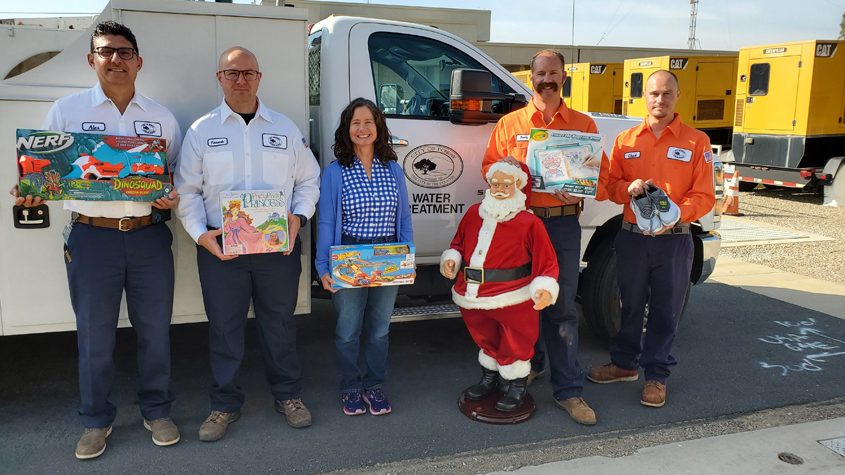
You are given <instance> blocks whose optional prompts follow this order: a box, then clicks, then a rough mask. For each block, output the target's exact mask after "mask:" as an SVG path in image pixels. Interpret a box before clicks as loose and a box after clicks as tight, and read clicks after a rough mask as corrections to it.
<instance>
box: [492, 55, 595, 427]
mask: <svg viewBox="0 0 845 475" xmlns="http://www.w3.org/2000/svg"><path fill="white" fill-rule="evenodd" d="M564 64H565V61H564V57H563V55H562V54H560V53H559V52H557V51H554V50H543V51H540V52H538V53H537V54H535V55H534V57H533V58H532V59H531V84H532V86H533V87H534V96H533V97H532V98H531V102H530V103H529V104H528V105H527V106H526V107H524V108H522V109H519V110H517V111H513V112H511V113H509V114H507V115H505V116H504V117H502V118H501V119H499V122H498V123H497V124H496V127H495V128H494V129H493V133H492V135H491V136H490V141H489V142H488V144H487V152H486V153H485V154H484V161H483V162H482V174H486V173H487V169H488V168H489V167H490V166H491V165H492V164H493V163H495V162H497V161H498V160H500V159H502V158H505V157H508V156H511V157H514V159H515V160H516V161H518V162H522V163H525V157H526V155H527V152H528V137H529V133H530V132H531V129H532V128H538V129H557V130H575V131H580V132H589V133H597V132H598V129H597V128H596V124H595V122H594V121H593V119H592V118H590V117H589V116H587V115H585V114H582V113H580V112H577V111H574V110H572V109H570V108H568V107H567V106H566V104H565V103H564V102H563V99H562V98H561V96H560V91H561V88H562V87H563V82H564V81H565V80H566V71H564ZM606 167H607V159H606V158H605V159H603V160H602V169H603V171H602V174H603V175H606V173H607V170H606ZM603 195H604V187H603V186H601V184H600V185H599V189H598V195H597V196H596V198H597V199H606V197H605V196H603ZM528 204H529V207H530V209H531V211H533V212H534V214H535V215H536V216H537V217H539V218H540V219H542V220H543V225H544V227H545V228H546V232H548V234H549V238H550V239H551V242H552V246H553V247H554V250H555V253H556V254H557V260H558V266H559V268H560V274H559V277H558V284H559V285H560V294H559V296H558V300H557V303H555V304H554V305H551V306H549V307H547V308H545V309H543V310H542V312H541V313H540V338H539V341H538V342H537V345H536V346H535V350H534V353H535V354H534V357H533V358H532V360H531V373H530V374H529V377H528V379H529V381H530V380H531V379H533V376H536V375H538V374H540V373H542V372H543V371H544V369H543V368H544V364H545V353H546V352H547V353H548V355H549V366H550V369H551V383H552V390H553V392H554V398H555V404H557V406H558V407H560V408H561V409H564V410H565V411H566V412H568V413H569V415H570V417H572V419H573V420H575V421H576V422H578V423H579V424H585V425H593V424H595V423H596V414H595V412H594V411H593V410H592V408H590V406H589V405H588V404H587V402H586V401H584V399H583V398H582V397H581V392H582V390H583V388H584V371H583V369H581V366H580V365H579V364H578V310H577V308H576V306H575V294H576V293H577V291H578V275H579V271H580V261H581V225H580V224H579V222H578V216H579V215H580V214H581V209H582V205H583V203H582V199H581V198H579V197H576V196H571V195H570V194H568V193H566V192H562V191H557V192H555V193H554V194H551V193H531V194H530V197H529V199H528Z"/></svg>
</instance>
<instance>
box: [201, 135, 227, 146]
mask: <svg viewBox="0 0 845 475" xmlns="http://www.w3.org/2000/svg"><path fill="white" fill-rule="evenodd" d="M206 143H207V144H208V146H209V147H219V146H221V145H227V144H228V143H229V139H227V138H226V137H215V138H213V139H208V141H207V142H206Z"/></svg>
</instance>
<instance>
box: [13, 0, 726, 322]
mask: <svg viewBox="0 0 845 475" xmlns="http://www.w3.org/2000/svg"><path fill="white" fill-rule="evenodd" d="M107 19H113V20H116V21H118V22H121V23H124V24H126V25H128V26H129V27H130V28H132V30H133V32H134V33H135V35H136V36H137V38H138V41H139V47H140V54H141V56H143V58H144V67H143V69H142V70H141V72H140V74H139V75H138V81H137V86H138V89H139V91H140V92H142V93H143V94H145V95H147V96H150V97H152V98H154V99H155V100H157V101H159V102H160V103H162V104H164V105H165V106H167V107H168V108H170V110H171V111H173V113H174V114H175V116H176V118H177V119H178V121H179V123H180V125H181V127H182V130H183V131H184V130H186V129H187V127H188V126H189V125H190V124H191V122H192V121H193V120H195V119H196V118H197V117H199V116H201V115H202V114H204V113H205V112H207V111H209V110H211V109H212V108H214V107H215V106H217V105H218V104H219V103H220V101H221V100H222V93H221V91H220V89H219V87H218V85H217V81H216V79H215V74H214V73H215V71H216V68H217V58H218V55H219V53H220V52H221V51H222V50H224V49H225V48H227V47H230V46H233V45H242V46H245V47H247V48H249V49H250V50H252V51H254V52H255V53H256V54H257V56H258V58H259V62H260V66H261V70H262V71H263V73H264V75H263V79H262V82H261V87H260V89H259V96H260V97H261V99H262V100H263V101H264V102H265V103H266V104H267V105H268V106H270V107H271V108H274V109H277V110H279V111H281V112H283V113H284V114H286V115H287V116H289V117H290V118H291V119H292V120H293V121H294V122H295V123H296V124H297V125H298V126H299V127H300V129H301V130H302V131H303V134H304V135H305V136H306V137H310V146H311V148H312V149H313V151H314V153H315V155H316V156H317V158H318V160H319V161H320V164H321V165H322V166H325V165H327V164H328V163H330V162H331V161H332V160H333V156H332V153H331V144H332V142H333V136H334V130H335V128H336V127H337V124H338V119H339V116H340V112H341V110H342V109H343V108H344V107H345V106H346V105H347V104H348V103H349V101H350V100H352V99H354V98H356V97H365V98H368V99H371V100H373V101H374V102H375V103H376V104H378V105H379V106H380V107H381V108H382V110H384V112H385V114H386V115H387V117H388V126H389V128H390V131H391V133H392V137H391V141H392V143H393V146H394V147H395V149H396V152H397V154H398V156H399V162H400V164H401V165H402V166H403V168H404V170H405V175H406V177H407V181H408V192H409V194H410V196H409V198H410V202H411V206H412V211H413V220H414V221H413V223H414V235H415V244H416V249H417V262H418V278H417V283H416V284H415V285H413V286H406V287H403V288H402V293H403V294H405V295H406V297H403V298H402V299H400V300H401V301H402V302H403V305H405V306H406V308H402V309H399V312H397V314H398V315H397V317H396V318H397V319H402V318H405V319H411V318H425V317H435V316H442V315H443V314H444V312H445V313H448V312H450V311H451V312H454V311H455V309H454V308H448V307H446V308H445V309H444V307H443V306H434V307H433V308H432V306H430V305H429V304H430V303H431V302H435V301H438V299H439V300H440V301H441V302H447V301H448V300H447V299H448V295H449V292H448V289H449V283H448V282H446V281H445V279H443V278H441V277H440V276H439V273H438V271H437V264H438V262H439V256H440V253H441V252H442V251H443V250H444V249H446V248H447V247H448V245H449V242H450V241H451V239H452V236H453V234H454V232H455V229H456V227H457V224H458V222H459V221H460V219H461V217H462V216H463V214H464V212H465V211H466V210H467V209H468V208H469V206H470V205H472V204H473V203H475V202H477V201H478V200H480V198H481V194H482V190H484V189H485V188H486V186H485V184H484V182H483V179H482V175H481V160H482V156H483V154H484V150H485V147H486V144H487V140H488V138H489V136H490V133H491V131H492V129H493V124H494V123H495V122H496V120H497V119H498V118H499V117H500V116H501V115H502V114H503V113H506V112H507V111H509V110H513V109H516V108H519V107H522V106H523V105H524V104H525V103H526V100H527V98H530V94H531V91H529V90H528V89H527V88H526V87H525V86H524V85H523V84H522V83H521V82H520V81H518V80H517V79H516V78H515V77H513V76H512V75H511V74H510V73H509V72H508V71H507V70H506V69H505V68H503V67H502V66H500V65H499V64H497V63H496V62H495V61H494V60H492V59H491V58H490V57H489V56H487V55H486V54H484V53H483V52H481V51H479V50H478V49H477V48H476V47H475V46H473V45H472V44H470V43H469V42H467V41H464V40H462V39H461V38H459V37H456V36H454V35H452V34H449V33H447V32H444V31H442V30H438V29H436V28H432V27H427V26H421V25H414V24H408V23H400V22H393V21H383V20H374V19H366V18H349V17H330V18H328V19H326V20H324V21H322V22H320V23H317V24H316V25H314V26H313V27H312V28H311V30H310V32H309V31H308V25H307V15H306V11H305V10H302V9H297V8H278V7H270V6H255V5H230V4H220V3H203V2H187V1H179V0H144V1H140V0H113V1H112V2H111V3H110V4H108V5H107V6H106V8H105V10H104V11H103V13H102V14H101V15H100V17H99V20H100V21H103V20H107ZM88 48H89V35H88V34H86V35H85V36H83V37H80V38H79V39H78V40H77V41H75V42H73V43H71V44H69V45H67V47H66V48H65V49H64V50H63V51H62V52H61V53H60V54H59V55H58V56H56V57H54V58H52V59H50V60H49V61H47V62H46V63H44V64H42V65H41V66H39V67H37V68H34V69H32V70H30V71H27V72H26V73H24V74H21V75H20V76H16V77H14V78H11V79H8V80H5V81H2V82H0V157H5V158H4V160H3V162H2V164H0V183H4V184H6V185H8V186H11V185H12V184H14V183H15V182H16V180H17V169H16V163H15V150H14V143H15V129H16V128H39V126H40V125H41V123H42V121H43V119H44V116H45V114H46V113H47V110H48V109H49V107H50V105H51V103H52V102H53V101H54V100H55V99H57V98H59V97H62V96H64V95H67V94H71V93H74V92H78V91H80V90H83V89H84V88H88V87H91V86H92V85H93V84H94V83H95V82H96V76H95V74H94V72H93V70H91V69H90V68H89V67H88V66H87V64H86V62H85V54H86V53H87V52H88ZM479 78H481V79H480V80H479ZM453 84H454V85H460V87H459V88H454V89H453ZM594 118H595V120H596V122H597V124H598V128H599V131H600V132H601V133H602V134H605V136H606V147H610V145H611V144H612V142H613V138H614V137H615V136H616V134H617V133H618V132H620V131H621V130H623V129H625V128H628V127H631V126H632V125H634V124H636V123H637V122H638V119H631V118H626V117H622V116H616V115H600V114H595V115H594ZM720 176H721V174H720V173H719V171H718V167H717V172H716V173H714V180H718V179H720ZM720 188H721V182H718V183H717V189H720ZM7 199H8V202H7V203H8V205H7V206H3V207H2V212H0V243H2V246H0V268H2V269H3V273H2V275H0V323H2V325H0V334H2V335H15V334H25V333H41V332H52V331H66V330H73V329H75V324H74V315H73V311H72V310H71V305H70V301H69V293H68V288H67V281H66V275H65V269H64V263H63V260H62V252H61V242H62V236H61V233H62V228H63V227H64V225H65V224H66V223H67V222H68V220H69V219H70V215H69V213H68V212H67V211H65V210H63V209H62V203H61V202H50V203H49V204H47V205H44V206H43V207H42V208H41V209H33V210H29V213H28V214H24V212H23V211H24V210H20V209H18V210H13V209H12V208H13V207H12V203H11V201H12V200H11V197H8V198H7ZM621 211H622V210H621V207H620V206H618V205H615V204H613V203H610V202H595V201H593V200H587V203H586V207H585V211H584V214H582V216H581V223H582V226H583V233H582V243H581V244H582V250H583V253H584V256H583V259H584V266H582V267H583V269H584V270H583V272H582V279H581V288H580V295H581V302H582V304H583V309H584V314H585V317H586V321H587V323H588V324H589V325H590V327H591V328H592V329H593V330H594V331H596V332H597V333H598V334H599V335H603V336H607V335H609V334H612V333H614V332H615V331H616V328H618V318H619V294H618V292H619V291H618V288H617V286H616V280H615V278H616V269H615V259H614V258H613V247H612V240H613V236H614V235H615V233H616V232H617V230H618V229H619V227H620V223H621ZM313 222H314V220H312V221H311V223H313ZM46 224H49V225H46ZM45 225H46V226H45ZM168 225H169V226H171V228H172V229H173V231H174V235H175V237H176V238H175V239H174V243H173V253H174V256H175V266H176V298H175V303H174V316H173V321H174V322H175V323H184V322H195V321H201V320H204V319H205V315H204V311H203V303H202V297H201V293H200V286H199V279H198V276H197V270H196V257H195V256H196V248H195V244H194V242H193V241H192V240H191V239H190V238H189V237H188V235H187V234H186V233H185V232H184V230H183V229H182V226H181V225H180V224H179V222H178V221H177V220H175V219H174V220H173V221H170V222H169V223H168ZM717 227H718V216H714V215H713V214H710V215H708V216H707V217H705V218H703V219H702V220H701V222H700V223H699V225H696V226H695V227H694V229H695V232H694V236H695V265H694V267H693V272H692V275H691V276H690V282H691V283H693V284H694V283H698V282H701V281H703V280H704V279H706V278H707V276H708V275H710V273H711V272H712V270H713V267H714V265H715V262H716V257H717V255H718V252H719V243H720V239H719V236H718V234H716V233H715V232H714V231H715V229H716V228H717ZM313 232H314V231H313V228H311V227H310V226H309V229H304V230H303V231H302V238H303V242H305V243H306V245H304V246H303V256H302V264H303V269H304V271H303V273H302V277H301V279H300V284H299V301H298V302H297V307H296V309H297V312H298V313H308V312H310V311H311V298H312V283H313V275H312V270H311V269H312V262H313V261H312V247H311V246H309V245H307V243H308V242H309V240H311V242H313ZM91 286H92V287H96V286H97V282H96V281H95V282H91ZM150 298H156V296H154V295H151V296H150ZM408 307H415V308H408ZM120 322H121V325H123V326H128V325H129V321H128V318H126V309H125V306H124V308H123V315H122V317H121V320H120Z"/></svg>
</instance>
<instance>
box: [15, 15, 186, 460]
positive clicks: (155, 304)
mask: <svg viewBox="0 0 845 475" xmlns="http://www.w3.org/2000/svg"><path fill="white" fill-rule="evenodd" d="M88 65H89V66H91V68H92V69H93V70H94V71H95V72H96V74H97V79H98V83H97V85H95V86H94V87H93V88H91V89H89V90H87V91H84V92H81V93H78V94H74V95H71V96H68V97H64V98H62V99H59V100H58V101H56V103H55V104H53V107H52V108H51V109H50V112H49V113H48V114H47V119H46V121H45V123H44V126H43V127H42V128H44V129H48V130H59V131H65V132H96V133H100V134H110V135H122V136H138V137H155V138H161V139H164V140H166V143H167V162H168V166H170V168H171V169H172V168H173V166H174V165H175V163H176V157H177V154H178V152H179V149H180V142H181V132H180V130H179V125H178V124H177V122H176V119H175V118H174V117H173V114H171V113H170V111H169V110H167V109H166V108H165V107H164V106H162V105H160V104H158V103H156V102H154V101H153V100H151V99H149V98H148V97H145V96H142V95H141V94H139V93H138V92H137V91H136V89H135V78H136V76H137V75H138V71H140V69H141V66H142V65H143V60H142V59H141V57H140V56H139V54H138V43H137V41H136V39H135V35H134V34H133V33H132V31H131V30H130V29H129V28H127V27H126V26H124V25H121V24H119V23H115V22H113V21H107V22H103V23H100V24H98V25H97V26H96V27H95V28H94V33H93V34H92V35H91V50H90V52H89V53H88ZM12 195H13V196H15V198H16V200H15V202H16V204H18V205H24V206H38V205H39V204H41V203H42V201H41V198H33V197H32V196H26V197H21V196H18V190H17V187H15V188H13V189H12ZM178 202H179V198H178V195H177V194H176V192H172V193H171V194H170V196H168V197H166V198H159V199H157V200H156V201H154V202H153V203H152V204H150V203H142V202H132V201H111V202H105V201H76V200H68V201H65V209H68V210H71V211H73V221H72V222H71V224H70V225H69V226H68V228H67V229H66V230H65V231H66V232H65V252H64V258H65V264H66V267H67V276H68V284H69V287H70V297H71V303H72V305H73V310H74V312H75V313H76V328H77V340H78V346H79V392H80V399H81V401H80V405H79V415H80V416H82V422H83V424H84V426H85V431H84V432H83V434H82V437H81V438H80V439H79V442H78V443H77V445H76V458H78V459H91V458H95V457H98V456H100V455H101V454H102V453H103V452H104V451H105V449H106V438H107V437H108V436H109V435H110V434H111V431H112V423H113V422H114V419H115V416H116V412H117V411H116V408H115V406H114V404H113V403H112V402H111V401H109V395H110V393H111V388H112V382H113V380H114V372H115V370H114V361H113V358H112V354H113V353H114V346H115V337H116V330H117V321H118V316H119V313H120V301H121V296H122V294H123V292H124V291H125V292H126V304H127V309H128V313H129V320H130V322H131V323H132V326H133V328H134V329H135V333H136V334H137V337H138V373H139V377H138V383H139V384H138V385H139V388H138V404H139V406H140V409H141V414H142V415H143V416H144V422H143V424H144V427H146V428H147V429H148V430H150V431H151V432H152V439H153V442H154V443H155V444H156V445H158V446H167V445H173V444H175V443H177V442H179V439H180V435H179V429H178V428H177V427H176V425H175V424H174V423H173V421H171V420H170V407H171V404H172V403H173V399H174V397H173V392H172V391H171V388H170V319H171V316H172V313H173V282H174V276H173V254H172V253H171V250H170V244H171V242H172V239H173V238H172V235H171V233H170V230H169V229H168V227H167V226H166V225H165V224H164V221H165V220H166V219H167V217H166V216H167V215H166V214H163V213H159V212H157V211H155V212H154V210H153V209H152V208H153V207H155V208H157V209H158V210H167V209H170V208H173V207H175V206H176V204H177V203H178Z"/></svg>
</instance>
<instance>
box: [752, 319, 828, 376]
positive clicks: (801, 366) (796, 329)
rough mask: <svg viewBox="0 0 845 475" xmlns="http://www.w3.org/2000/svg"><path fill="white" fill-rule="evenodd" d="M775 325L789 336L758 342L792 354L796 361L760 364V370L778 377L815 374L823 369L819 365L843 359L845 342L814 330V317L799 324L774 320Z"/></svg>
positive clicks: (773, 337) (774, 336)
mask: <svg viewBox="0 0 845 475" xmlns="http://www.w3.org/2000/svg"><path fill="white" fill-rule="evenodd" d="M775 323H776V324H778V325H780V326H782V327H784V328H786V329H788V330H787V331H788V333H783V334H780V333H778V334H774V335H769V336H765V337H761V338H757V339H758V340H759V341H762V342H763V343H768V344H770V345H779V346H780V347H782V348H785V349H787V350H789V351H791V352H793V354H794V356H795V358H791V361H788V362H783V363H770V362H767V361H761V362H760V367H761V368H764V369H775V370H779V371H780V373H781V376H786V375H788V374H789V373H790V372H799V371H809V372H818V371H822V370H823V369H824V368H823V365H822V364H821V363H827V362H829V361H830V360H831V359H835V358H836V357H842V356H845V339H841V338H834V337H832V336H830V335H827V334H826V333H824V332H823V331H821V330H819V329H818V328H815V325H816V320H815V319H814V318H808V319H807V320H803V321H800V322H789V321H775ZM799 358H800V359H799Z"/></svg>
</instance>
